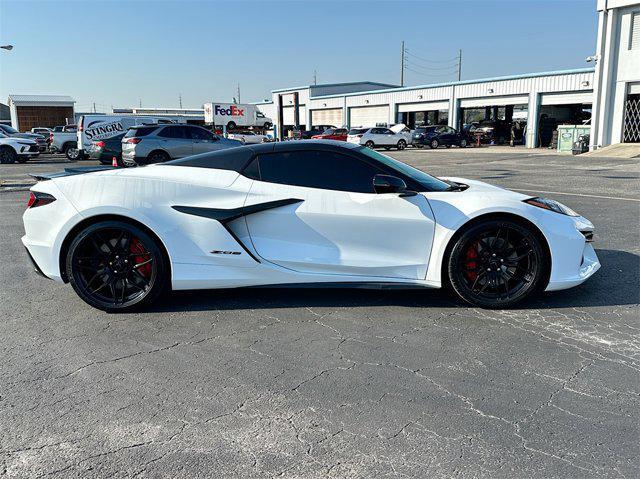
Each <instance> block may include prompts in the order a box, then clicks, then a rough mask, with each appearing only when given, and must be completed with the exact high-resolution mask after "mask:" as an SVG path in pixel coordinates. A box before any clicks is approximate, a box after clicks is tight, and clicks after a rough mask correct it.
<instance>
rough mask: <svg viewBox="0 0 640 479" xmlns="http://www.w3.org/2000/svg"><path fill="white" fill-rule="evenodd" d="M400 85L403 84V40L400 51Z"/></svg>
mask: <svg viewBox="0 0 640 479" xmlns="http://www.w3.org/2000/svg"><path fill="white" fill-rule="evenodd" d="M400 86H404V40H402V47H401V51H400Z"/></svg>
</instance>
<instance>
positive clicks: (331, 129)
mask: <svg viewBox="0 0 640 479" xmlns="http://www.w3.org/2000/svg"><path fill="white" fill-rule="evenodd" d="M323 133H324V134H325V135H335V133H336V130H334V129H333V128H329V129H328V130H324V132H323Z"/></svg>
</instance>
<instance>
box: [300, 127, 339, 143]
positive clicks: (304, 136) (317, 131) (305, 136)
mask: <svg viewBox="0 0 640 479" xmlns="http://www.w3.org/2000/svg"><path fill="white" fill-rule="evenodd" d="M331 128H333V129H335V128H336V127H335V126H333V125H315V126H312V127H311V129H310V130H305V129H303V128H302V127H298V128H294V129H293V137H292V139H294V140H310V139H311V137H312V136H315V135H321V134H322V133H324V132H325V131H326V130H329V129H331Z"/></svg>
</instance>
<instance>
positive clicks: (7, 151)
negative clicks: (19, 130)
mask: <svg viewBox="0 0 640 479" xmlns="http://www.w3.org/2000/svg"><path fill="white" fill-rule="evenodd" d="M17 160H18V154H17V153H16V150H14V149H13V148H11V147H10V146H0V163H1V164H3V165H11V164H13V163H15V162H16V161H17Z"/></svg>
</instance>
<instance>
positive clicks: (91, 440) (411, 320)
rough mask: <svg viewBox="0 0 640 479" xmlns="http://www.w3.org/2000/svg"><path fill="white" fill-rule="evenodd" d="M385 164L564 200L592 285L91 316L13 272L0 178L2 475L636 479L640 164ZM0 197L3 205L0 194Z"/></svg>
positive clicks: (534, 158) (244, 302)
mask: <svg viewBox="0 0 640 479" xmlns="http://www.w3.org/2000/svg"><path fill="white" fill-rule="evenodd" d="M391 154H392V156H395V157H396V158H399V159H401V160H403V161H405V162H407V163H409V164H412V165H414V166H418V167H419V168H421V169H424V170H426V171H428V172H430V173H433V174H436V175H449V176H461V177H468V178H474V179H480V180H483V181H488V182H491V183H494V184H498V185H501V186H505V187H508V188H512V189H516V190H520V191H524V192H526V193H531V194H532V195H534V194H536V192H538V193H540V192H542V193H543V194H544V195H545V196H549V197H551V198H553V199H557V200H559V201H561V202H563V203H566V204H567V205H568V206H570V207H571V208H573V209H575V210H577V211H578V212H580V213H581V214H583V215H584V216H586V217H587V218H589V219H590V220H591V221H592V222H593V223H594V224H595V226H596V243H595V246H596V248H597V252H598V255H599V257H600V260H601V262H602V264H603V267H602V269H601V270H600V272H598V273H597V275H596V276H594V277H593V278H592V279H591V280H590V281H588V282H587V283H585V284H584V285H582V286H580V287H578V288H575V289H573V290H569V291H560V292H556V293H548V294H545V295H543V296H541V297H539V298H536V299H533V300H531V301H529V302H527V303H525V304H523V305H522V306H521V307H520V308H518V309H515V310H508V311H489V310H481V309H475V308H469V307H465V306H462V305H460V304H459V303H457V302H455V301H453V300H452V299H451V298H450V297H448V296H447V295H445V294H443V293H441V292H439V291H425V290H411V291H383V292H380V291H367V290H291V289H243V290H226V291H206V292H190V293H175V294H172V295H170V296H168V297H167V298H166V299H165V300H164V301H163V302H162V303H161V304H160V305H159V306H158V307H156V309H155V310H152V311H148V312H144V313H136V314H126V315H108V314H105V313H102V312H100V311H97V310H94V309H91V308H90V307H88V306H87V305H86V304H84V303H83V302H82V301H81V300H80V299H79V298H78V297H77V296H76V295H75V294H74V293H73V291H72V289H71V288H70V287H69V286H68V285H58V284H55V283H53V282H51V281H47V280H45V279H42V278H40V277H38V276H36V275H35V274H33V273H32V271H31V268H30V267H29V266H28V264H27V259H26V256H25V254H24V252H23V248H22V245H21V243H20V236H22V234H23V228H22V219H21V214H22V212H23V210H24V208H25V202H26V198H25V197H26V194H25V192H24V191H20V190H19V188H21V187H20V186H14V187H15V188H18V190H12V188H7V187H6V185H7V184H9V183H11V184H12V185H21V184H27V183H28V179H27V176H26V175H25V173H26V172H28V171H40V172H42V171H52V170H57V169H59V168H60V167H62V166H65V164H64V159H62V158H61V157H58V158H56V159H48V158H45V157H43V158H40V159H38V160H37V162H36V163H34V164H27V165H2V169H0V178H2V179H3V180H4V182H5V183H4V184H5V187H4V188H0V212H1V218H2V224H1V229H0V255H1V258H2V261H1V264H2V274H1V275H0V317H1V318H2V321H0V337H2V342H1V346H0V348H1V350H2V356H1V357H2V361H1V362H0V461H1V464H0V475H6V476H8V477H44V476H47V477H185V478H186V477H256V478H257V477H260V478H262V477H282V478H294V477H296V478H324V477H336V478H337V477H340V478H342V477H358V478H360V477H366V478H373V477H375V478H383V477H431V478H440V477H442V478H445V477H446V478H448V477H491V478H496V477H505V478H514V477H515V478H521V477H522V478H525V477H526V478H529V477H535V478H538V477H540V478H542V477H563V478H574V477H575V478H587V477H594V478H595V477H611V478H616V477H620V478H625V477H626V478H631V477H638V476H639V475H640V455H639V453H640V446H639V441H638V438H639V437H640V414H639V412H638V411H640V381H639V375H638V374H639V371H640V338H639V333H640V320H639V318H640V308H639V303H640V291H639V285H640V240H639V238H640V193H639V192H640V162H639V161H638V160H637V159H636V160H625V159H606V158H593V157H592V158H580V157H571V156H553V155H544V154H539V153H532V154H529V153H524V152H518V153H516V152H512V151H510V150H509V149H508V148H501V149H495V150H490V149H483V150H473V149H468V150H458V149H451V150H438V151H430V150H422V151H416V150H405V151H403V152H391ZM3 189H4V191H2V190H3Z"/></svg>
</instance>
